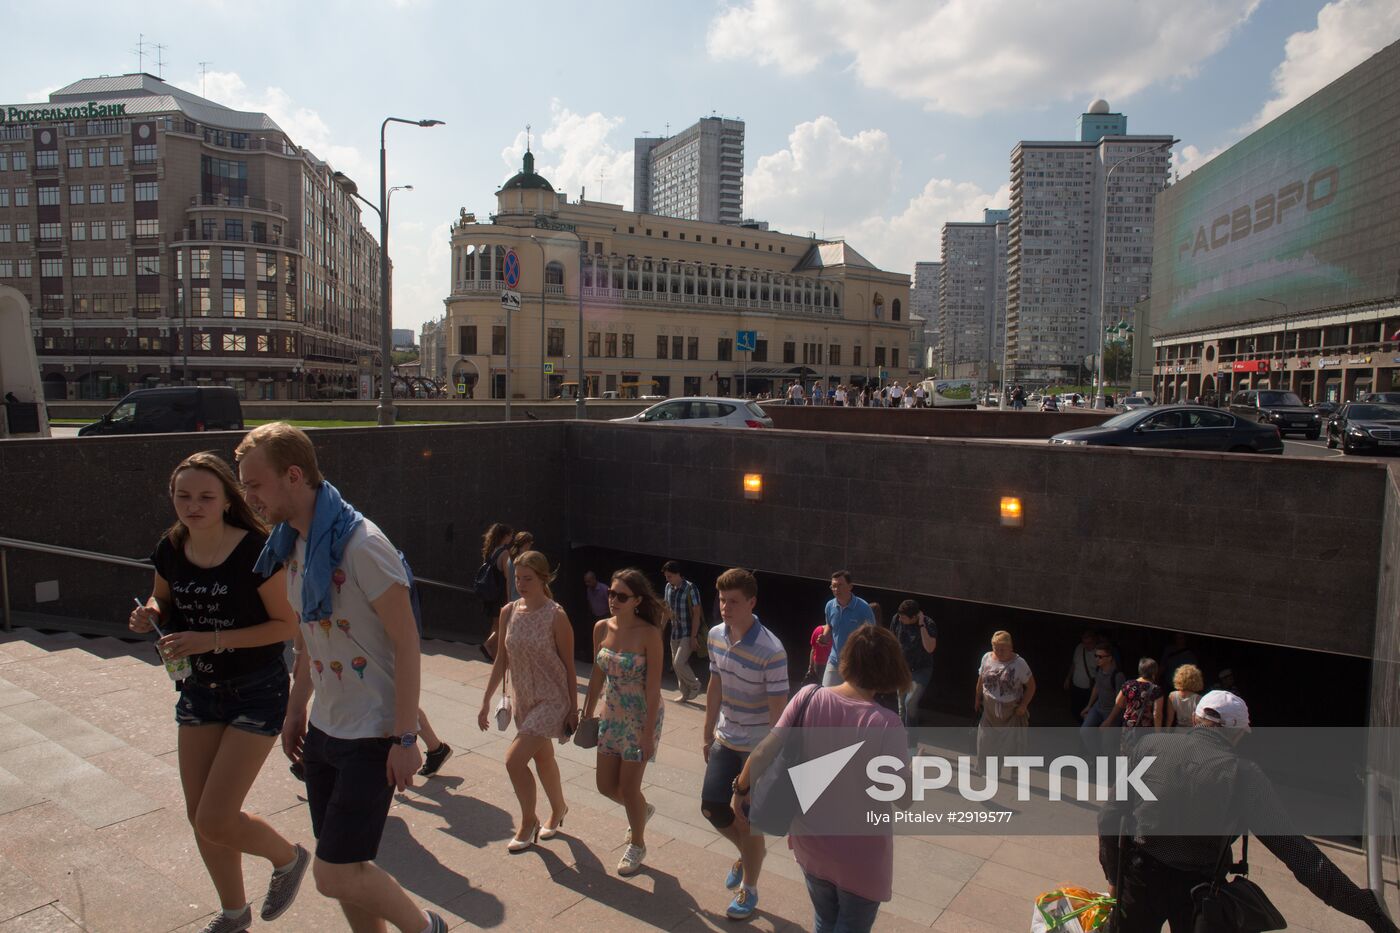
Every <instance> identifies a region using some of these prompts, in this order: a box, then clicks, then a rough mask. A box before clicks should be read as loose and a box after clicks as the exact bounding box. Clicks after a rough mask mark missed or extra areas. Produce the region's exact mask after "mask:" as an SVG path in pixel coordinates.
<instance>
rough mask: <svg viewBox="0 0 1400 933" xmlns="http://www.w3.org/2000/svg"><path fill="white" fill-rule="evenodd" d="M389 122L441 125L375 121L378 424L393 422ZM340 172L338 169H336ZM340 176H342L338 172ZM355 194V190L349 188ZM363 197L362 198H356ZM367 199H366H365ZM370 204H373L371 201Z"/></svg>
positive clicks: (393, 119) (395, 120) (429, 123)
mask: <svg viewBox="0 0 1400 933" xmlns="http://www.w3.org/2000/svg"><path fill="white" fill-rule="evenodd" d="M390 123H407V124H409V125H410V126H425V127H426V126H442V125H443V122H442V121H441V120H406V119H404V118H403V117H385V118H384V122H383V123H380V124H379V207H378V213H379V313H380V315H381V317H382V327H381V330H382V333H380V335H379V355H380V360H379V379H380V385H379V409H378V412H377V414H378V422H379V424H380V425H381V426H388V425H391V424H393V423H394V383H393V380H394V361H393V349H394V347H393V332H392V331H391V328H392V327H393V320H394V318H393V309H392V308H391V306H390V301H389V187H388V184H389V183H388V177H387V175H386V163H387V156H386V155H385V149H384V131H385V130H386V129H388V127H389V124H390ZM336 174H337V175H340V173H339V172H337V173H336ZM341 177H344V176H341ZM351 193H352V194H354V195H355V196H356V197H359V193H358V192H356V191H352V192H351ZM360 200H361V201H364V200H365V199H364V198H360ZM365 203H369V202H367V201H366V202H365ZM371 206H373V205H371Z"/></svg>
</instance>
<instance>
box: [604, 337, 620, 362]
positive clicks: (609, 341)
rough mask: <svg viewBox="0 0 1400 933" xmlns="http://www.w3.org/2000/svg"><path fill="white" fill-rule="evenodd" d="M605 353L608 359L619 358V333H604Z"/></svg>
mask: <svg viewBox="0 0 1400 933" xmlns="http://www.w3.org/2000/svg"><path fill="white" fill-rule="evenodd" d="M603 355H604V356H606V357H607V358H608V359H616V358H617V334H604V335H603Z"/></svg>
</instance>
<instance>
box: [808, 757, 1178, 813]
mask: <svg viewBox="0 0 1400 933" xmlns="http://www.w3.org/2000/svg"><path fill="white" fill-rule="evenodd" d="M1156 760H1157V758H1156V756H1152V755H1148V756H1146V757H1143V758H1141V759H1139V760H1138V762H1137V763H1136V764H1133V765H1131V766H1130V763H1129V761H1128V757H1127V756H1126V755H1118V756H1116V757H1113V758H1110V757H1108V756H1106V755H1100V756H1098V757H1096V758H1095V759H1094V761H1093V766H1092V769H1091V766H1090V763H1089V761H1088V760H1087V759H1084V758H1081V757H1079V756H1077V755H1061V756H1059V757H1058V758H1052V759H1051V760H1050V763H1049V765H1048V767H1047V765H1046V763H1045V759H1044V758H1043V757H1041V756H1039V755H1008V756H1007V757H1005V758H994V757H993V758H988V759H986V767H985V769H984V772H983V774H982V775H981V776H980V782H979V780H978V775H976V774H974V769H973V765H974V763H975V761H976V759H974V758H972V757H970V756H967V755H963V756H960V757H958V758H957V765H956V767H955V766H954V764H953V762H952V761H950V760H949V759H947V758H944V757H941V756H938V755H916V756H914V758H913V759H911V761H910V770H911V771H912V776H911V780H912V783H913V794H912V797H913V799H914V801H915V802H918V803H922V802H923V800H924V796H925V795H926V794H927V793H928V792H930V791H940V790H945V789H947V788H948V787H949V786H951V785H952V784H953V775H954V772H955V771H956V774H957V787H956V790H957V792H958V794H959V796H961V797H962V798H963V799H964V800H969V801H972V802H974V803H980V802H982V801H985V800H991V799H992V798H993V797H995V796H996V795H997V791H998V790H999V788H1000V785H1001V781H1000V773H1001V769H1002V768H1003V767H1005V768H1006V769H1007V770H1008V771H1011V772H1014V773H1015V785H1016V799H1017V800H1018V801H1021V802H1025V801H1028V800H1030V799H1031V773H1032V772H1033V771H1034V770H1036V769H1045V770H1047V771H1048V775H1049V777H1048V792H1047V797H1048V798H1049V799H1050V800H1064V799H1066V798H1065V793H1064V791H1065V780H1064V778H1065V773H1066V772H1072V773H1073V780H1072V781H1071V782H1070V788H1071V792H1070V796H1069V798H1068V799H1070V800H1078V801H1081V802H1086V801H1097V802H1099V803H1102V802H1104V801H1107V800H1129V799H1133V800H1156V799H1157V797H1156V796H1155V795H1154V794H1153V793H1152V791H1151V790H1149V789H1148V787H1147V785H1146V784H1144V783H1142V777H1143V775H1144V774H1146V773H1147V771H1148V769H1150V768H1151V767H1152V763H1153V762H1154V761H1156ZM904 765H905V763H904V761H903V760H902V759H900V758H896V757H895V756H893V755H879V756H876V757H874V758H872V759H870V761H869V762H868V763H867V764H866V767H865V776H866V777H867V778H868V779H869V780H870V781H872V782H873V784H872V786H870V787H868V788H866V793H867V794H868V795H869V796H870V798H871V799H872V800H879V801H881V802H884V803H890V802H893V801H896V800H901V799H903V798H904V797H905V796H906V795H907V794H909V791H910V787H909V784H908V783H906V779H905V777H904V775H902V774H900V773H899V772H900V771H902V770H904ZM1091 770H1092V773H1093V776H1094V780H1093V781H1090V780H1089V777H1090V773H1091ZM835 779H836V774H832V775H831V780H835ZM828 783H829V782H828ZM978 783H980V784H981V786H980V787H978V786H977V784H978ZM1130 789H1131V795H1130Z"/></svg>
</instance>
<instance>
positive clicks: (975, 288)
mask: <svg viewBox="0 0 1400 933" xmlns="http://www.w3.org/2000/svg"><path fill="white" fill-rule="evenodd" d="M1010 219H1011V212H1010V211H1006V210H986V211H983V212H982V222H981V223H976V222H973V223H945V224H944V225H943V265H942V268H941V270H940V274H939V280H938V297H939V301H938V307H939V318H938V330H939V359H938V371H939V375H941V376H945V377H950V378H962V377H976V378H984V379H985V378H987V377H989V376H990V374H991V373H992V371H993V370H999V369H1000V368H1001V359H1002V336H1003V322H1004V320H1005V315H1006V244H1007V228H1008V226H1009V222H1010Z"/></svg>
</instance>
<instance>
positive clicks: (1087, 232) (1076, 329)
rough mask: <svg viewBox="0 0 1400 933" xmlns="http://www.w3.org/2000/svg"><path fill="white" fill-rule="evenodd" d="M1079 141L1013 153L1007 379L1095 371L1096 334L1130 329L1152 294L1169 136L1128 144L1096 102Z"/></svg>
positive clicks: (1121, 122)
mask: <svg viewBox="0 0 1400 933" xmlns="http://www.w3.org/2000/svg"><path fill="white" fill-rule="evenodd" d="M1080 136H1081V137H1084V138H1082V139H1080V140H1074V141H1022V142H1020V143H1018V144H1017V145H1016V148H1015V149H1013V150H1012V153H1011V223H1010V230H1009V238H1008V244H1007V303H1006V304H1007V310H1006V316H1007V323H1006V360H1007V367H1008V369H1009V370H1010V372H1009V378H1013V379H1020V380H1032V381H1038V380H1057V379H1069V380H1075V379H1077V378H1078V377H1079V376H1080V375H1081V372H1082V371H1081V369H1080V367H1081V366H1082V365H1090V366H1092V364H1093V362H1094V360H1093V359H1092V358H1091V359H1088V360H1087V361H1086V357H1092V356H1094V355H1096V354H1097V353H1098V348H1099V339H1098V335H1099V331H1100V328H1102V327H1103V326H1104V324H1105V323H1107V324H1115V323H1117V322H1119V321H1127V322H1128V323H1131V322H1132V313H1133V312H1132V309H1133V306H1134V305H1136V304H1137V303H1138V301H1140V300H1141V299H1142V298H1143V297H1145V296H1146V295H1147V294H1148V292H1149V289H1150V285H1151V277H1152V227H1153V222H1154V218H1155V207H1154V205H1155V201H1156V196H1157V193H1158V192H1159V191H1161V190H1162V189H1163V188H1164V187H1166V185H1167V183H1168V180H1169V172H1170V163H1171V155H1170V145H1169V144H1170V143H1171V142H1172V137H1171V136H1129V135H1127V118H1126V117H1124V116H1123V115H1122V114H1114V113H1110V112H1109V107H1108V104H1107V103H1105V102H1103V101H1095V102H1094V103H1093V104H1091V105H1090V106H1089V110H1088V112H1087V113H1085V114H1084V115H1083V116H1082V117H1081V118H1080ZM1105 222H1106V223H1107V229H1105ZM1105 250H1106V251H1107V256H1106V257H1105ZM1105 260H1106V261H1105ZM1105 270H1106V274H1105ZM1105 286H1106V288H1107V291H1106V293H1105V294H1104V307H1103V321H1100V317H1099V301H1100V289H1101V288H1102V287H1105Z"/></svg>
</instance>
